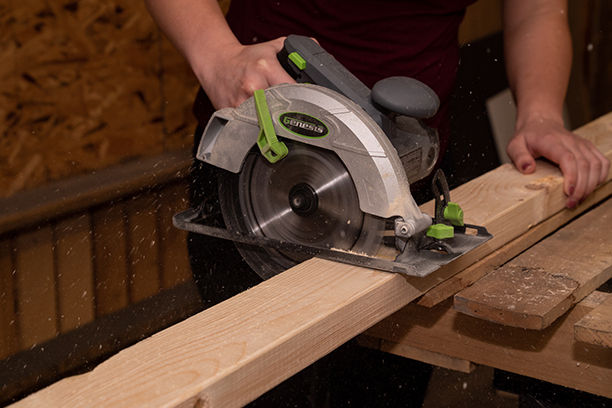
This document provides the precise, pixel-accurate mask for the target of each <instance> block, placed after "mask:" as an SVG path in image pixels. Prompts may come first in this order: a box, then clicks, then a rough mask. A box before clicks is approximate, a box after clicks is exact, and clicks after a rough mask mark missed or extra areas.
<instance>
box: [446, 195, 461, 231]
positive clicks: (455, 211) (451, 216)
mask: <svg viewBox="0 0 612 408" xmlns="http://www.w3.org/2000/svg"><path fill="white" fill-rule="evenodd" d="M444 219H445V220H447V221H450V223H451V224H453V225H456V226H457V227H463V210H462V209H461V207H460V206H459V204H457V203H453V202H450V201H449V203H448V204H447V206H446V207H445V208H444Z"/></svg>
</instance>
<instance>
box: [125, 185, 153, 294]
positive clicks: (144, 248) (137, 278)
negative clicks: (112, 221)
mask: <svg viewBox="0 0 612 408" xmlns="http://www.w3.org/2000/svg"><path fill="white" fill-rule="evenodd" d="M157 206H158V204H157V202H156V200H155V196H154V195H153V194H152V193H147V194H143V195H141V196H138V197H136V198H134V199H132V200H129V201H128V202H127V204H126V214H127V235H128V268H129V286H130V301H131V303H136V302H138V301H141V300H144V299H146V298H148V297H149V296H152V295H154V294H156V293H157V292H158V291H159V286H160V273H159V271H160V267H159V239H158V234H157V218H156V214H155V211H156V208H157Z"/></svg>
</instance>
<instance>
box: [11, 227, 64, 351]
mask: <svg viewBox="0 0 612 408" xmlns="http://www.w3.org/2000/svg"><path fill="white" fill-rule="evenodd" d="M53 241H54V239H53V230H52V228H51V226H50V225H47V226H44V227H41V228H39V229H35V230H31V231H28V232H24V233H22V234H19V236H17V237H16V238H15V248H16V258H15V269H16V278H17V279H16V280H17V310H18V313H19V337H20V343H21V344H20V345H21V348H27V347H30V346H32V345H34V344H38V343H41V342H43V341H45V340H48V339H50V338H52V337H54V336H56V335H57V333H58V324H57V320H58V319H57V318H58V316H57V297H56V290H55V264H54V260H53Z"/></svg>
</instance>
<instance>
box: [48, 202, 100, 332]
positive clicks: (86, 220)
mask: <svg viewBox="0 0 612 408" xmlns="http://www.w3.org/2000/svg"><path fill="white" fill-rule="evenodd" d="M91 235H92V234H91V217H90V215H89V213H81V214H77V215H75V216H72V217H70V218H66V219H62V220H59V221H58V222H57V223H56V224H55V245H56V251H55V255H56V262H57V288H58V290H57V292H58V298H59V299H58V301H59V313H60V319H59V324H60V331H61V332H62V333H64V332H67V331H69V330H73V329H76V328H77V327H80V326H82V325H84V324H86V323H89V322H90V321H92V320H93V319H94V316H95V304H94V272H93V256H92V255H93V251H92V242H91Z"/></svg>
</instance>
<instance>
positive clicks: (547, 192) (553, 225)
mask: <svg viewBox="0 0 612 408" xmlns="http://www.w3.org/2000/svg"><path fill="white" fill-rule="evenodd" d="M577 133H579V134H581V135H582V136H584V137H586V138H588V139H589V140H591V141H592V142H594V143H595V144H596V145H597V146H598V147H599V149H600V150H601V151H603V152H604V154H605V155H606V156H607V157H608V158H612V114H608V115H606V116H604V117H602V118H600V119H598V120H596V121H594V122H593V123H591V124H589V125H587V126H585V127H583V128H581V129H579V130H578V131H577ZM608 179H610V176H609V177H608ZM611 192H612V184H611V183H610V182H607V183H606V184H604V185H603V186H601V187H600V188H599V189H598V190H597V191H596V192H595V193H594V194H592V195H591V196H590V197H589V198H588V199H586V200H585V201H584V202H583V203H581V204H580V205H579V206H578V207H577V208H576V209H574V210H567V209H564V202H565V199H564V195H563V191H562V177H561V175H560V172H559V170H558V169H557V168H555V167H554V166H552V165H550V164H547V163H544V162H539V163H538V170H537V171H536V172H535V173H534V174H532V175H529V176H524V175H521V174H519V173H518V172H517V171H516V170H514V169H513V168H512V166H509V165H504V166H502V167H500V168H498V169H496V170H494V171H492V172H489V173H487V174H485V175H483V176H482V177H480V178H478V179H475V180H473V181H471V182H469V183H467V184H465V185H463V186H461V187H459V188H457V189H456V190H454V191H453V192H452V194H453V200H455V201H458V202H460V203H461V204H462V206H463V208H464V211H465V213H466V221H467V222H470V223H474V224H482V225H485V226H486V227H487V228H488V229H489V231H490V232H491V233H492V234H493V235H494V238H493V239H491V240H490V241H488V242H487V243H486V244H484V245H483V246H481V247H479V248H478V249H476V250H474V251H471V252H470V253H468V254H466V255H464V256H463V257H461V258H459V259H457V260H456V261H454V262H452V263H450V264H448V265H446V266H444V267H442V268H441V269H440V270H438V271H437V272H435V273H433V274H432V275H430V276H428V277H426V278H406V277H404V276H402V275H399V274H390V273H384V272H379V271H373V270H368V269H365V268H360V267H356V266H351V265H344V264H338V263H334V262H330V261H325V260H321V259H316V258H314V259H311V260H309V261H306V262H304V263H301V264H299V265H297V266H295V267H293V268H291V269H289V270H287V271H285V272H283V273H282V274H280V275H277V276H275V277H274V278H272V279H270V280H268V281H265V282H264V283H262V284H260V285H258V286H256V287H254V288H252V289H250V290H248V291H246V292H243V293H241V294H240V295H238V296H236V297H234V298H232V299H230V300H228V301H226V302H223V303H220V304H218V305H216V306H214V307H212V308H210V309H208V310H206V311H204V312H201V313H199V314H197V315H195V316H193V317H191V318H189V319H187V320H185V321H183V322H181V323H179V324H177V325H175V326H173V327H171V328H169V329H166V330H164V331H162V332H159V333H157V334H156V335H154V336H152V337H150V338H148V339H146V340H144V341H142V342H140V343H138V344H137V345H135V346H132V347H130V348H128V349H126V350H124V351H122V352H121V353H120V354H118V355H116V356H114V357H112V358H110V359H109V360H107V361H105V362H104V363H102V364H101V365H99V366H98V367H97V368H96V369H95V370H93V371H92V372H89V373H87V374H83V375H80V376H76V377H72V378H69V379H65V380H62V381H60V382H58V383H56V384H54V385H53V386H50V387H48V388H46V389H44V390H42V391H39V392H37V393H35V394H33V395H30V396H29V397H27V398H25V399H24V400H22V401H20V402H19V403H17V404H16V406H19V407H27V406H37V405H39V404H43V403H44V404H45V405H46V406H58V407H59V406H68V405H70V406H91V405H96V406H113V407H118V406H126V407H127V406H138V405H148V406H159V407H178V406H211V407H212V406H241V405H243V404H245V403H247V402H249V401H252V400H253V399H255V398H256V397H257V396H259V395H261V394H262V393H263V392H265V391H266V390H268V389H270V388H272V387H273V386H275V385H276V384H278V383H280V382H281V381H282V380H284V379H285V378H287V377H289V376H291V375H293V374H295V373H296V372H297V371H299V370H301V369H302V368H304V367H306V366H307V365H309V364H311V363H312V362H313V361H315V360H317V359H318V358H320V357H322V356H324V355H325V354H327V353H329V352H330V351H332V350H333V349H335V348H336V347H338V346H339V345H341V344H343V343H344V342H346V341H347V340H349V339H350V338H352V337H354V336H356V335H358V334H360V333H362V332H364V331H366V330H367V329H368V328H370V327H372V326H374V325H376V324H377V323H379V322H380V323H379V324H378V325H376V326H375V327H373V328H371V329H370V330H369V331H367V332H366V336H367V337H365V338H364V339H365V341H367V342H369V343H370V344H371V345H374V346H376V347H380V348H382V349H384V350H388V351H391V352H396V353H399V354H405V355H408V356H410V357H412V358H420V359H423V360H426V361H431V362H434V363H437V364H441V365H451V366H454V367H456V368H459V369H462V370H469V369H470V367H471V363H472V362H476V363H481V364H488V365H492V366H495V367H501V368H506V369H508V368H510V369H511V370H514V371H515V372H517V373H521V374H526V375H530V376H533V377H536V378H544V379H546V380H548V381H552V382H556V383H558V384H562V385H566V386H569V387H575V388H579V389H584V390H587V391H589V392H592V393H595V394H598V395H604V396H608V397H612V395H611V394H610V390H611V388H610V387H609V384H610V383H612V361H610V354H609V350H608V351H605V349H601V346H595V345H589V344H585V343H583V342H577V341H575V340H574V326H576V328H575V330H576V336H577V338H578V339H580V340H584V339H585V338H586V339H588V340H589V341H591V342H594V343H598V344H600V345H601V344H605V341H606V338H607V337H606V334H605V333H606V330H607V329H606V327H608V328H609V314H607V313H609V296H610V295H607V294H603V293H599V292H593V291H594V290H595V289H596V288H597V285H598V284H599V283H601V282H603V281H604V280H605V279H607V278H608V277H609V276H610V264H611V260H610V244H609V243H610V241H609V238H608V237H607V236H608V235H609V234H608V233H607V232H606V231H605V229H606V228H608V229H609V225H610V218H609V217H610V206H611V204H610V202H609V200H608V201H606V200H607V199H608V197H609V196H610V195H611ZM600 202H602V203H601V204H599V206H597V207H595V208H594V209H591V207H593V206H594V205H597V204H598V203H600ZM424 209H429V210H431V204H430V205H428V206H424ZM584 212H587V214H586V215H585V216H584V217H582V218H579V219H578V220H577V221H575V222H574V223H572V224H569V225H568V226H567V227H565V229H562V230H560V231H559V232H558V233H555V234H554V235H552V236H551V237H550V238H548V239H547V240H545V241H542V243H541V244H538V245H536V246H534V247H533V248H532V249H530V250H528V251H527V252H524V253H523V254H522V255H520V256H519V257H517V258H516V259H515V260H513V261H511V262H510V263H509V264H507V265H504V264H505V263H506V262H507V261H508V260H510V259H511V258H513V257H515V256H516V255H518V254H519V253H520V252H522V251H523V250H525V249H526V248H528V247H529V246H531V245H533V244H534V243H536V242H537V241H539V240H540V239H541V238H544V237H545V236H546V235H548V234H550V233H551V232H553V231H555V230H556V229H558V228H559V227H561V226H562V225H563V224H565V223H567V222H568V221H570V220H571V219H573V218H576V217H577V216H578V215H580V214H582V213H584ZM595 229H600V230H601V229H603V230H604V233H603V234H601V233H600V234H598V233H596V232H594V231H595ZM563 245H565V246H563ZM574 246H575V248H573V247H574ZM560 248H563V249H560ZM542 251H543V252H550V251H563V253H564V254H566V257H565V258H564V261H563V262H561V264H559V263H557V264H553V263H550V264H549V263H546V261H542V260H541V259H540V255H541V252H542ZM534 254H535V255H534ZM589 254H590V255H591V256H589ZM559 259H561V258H559ZM542 262H544V263H542ZM566 264H567V265H566ZM502 265H504V266H502ZM555 265H557V266H559V268H560V269H558V268H556V267H555ZM499 266H501V268H498V269H495V268H496V267H499ZM566 266H567V267H566ZM587 267H588V268H591V269H590V270H589V272H586V270H585V269H584V268H587ZM576 271H578V272H576ZM487 272H490V274H489V275H486V273H487ZM485 275H486V276H485ZM508 277H509V278H508ZM479 280H480V281H479ZM473 282H475V283H474V285H473V286H472V287H470V288H466V289H465V290H464V291H461V290H462V289H464V288H465V287H466V286H467V285H468V284H470V283H473ZM513 282H514V283H513ZM540 290H542V292H541V291H540ZM458 291H461V292H460V293H459V294H457V296H456V297H455V299H456V304H457V305H458V307H459V308H462V310H464V311H468V312H469V313H470V314H472V315H477V316H478V317H473V316H467V315H464V314H460V313H459V312H458V311H456V310H454V309H452V305H451V301H450V300H447V301H444V299H447V298H450V297H452V296H453V295H454V294H455V293H457V292H458ZM589 292H593V293H591V294H590V295H589ZM523 295H524V296H523ZM587 295H588V296H587ZM419 297H420V300H419V303H421V304H429V305H430V306H433V304H435V303H440V304H439V305H438V306H436V307H432V308H427V307H426V306H420V305H417V304H410V303H411V302H412V301H414V300H416V299H418V298H419ZM507 299H511V301H509V302H508V301H507ZM581 299H582V300H581ZM409 304H410V305H409ZM407 305H408V306H407ZM500 305H503V306H500ZM572 305H573V307H572ZM406 306H407V307H406ZM395 312H397V313H396V314H394V313H395ZM591 312H592V314H589V313H591ZM392 314H393V315H392ZM390 315H392V316H391V317H390V318H388V319H386V320H383V319H385V318H387V317H388V316H390ZM561 315H563V316H562V317H560V318H559V319H557V320H556V321H554V322H553V320H554V319H555V317H556V316H561ZM601 316H604V319H603V320H604V321H603V322H602V319H601ZM605 316H607V326H606V317H605ZM481 317H485V318H486V319H487V320H484V319H482V318H481ZM381 320H382V322H381ZM489 320H493V321H495V323H494V322H491V321H489ZM507 322H512V323H513V325H514V326H518V327H509V326H508V325H507V324H506V323H507ZM499 323H502V324H499ZM522 325H523V326H522ZM526 325H528V326H530V327H532V329H526V328H523V327H525V326H526ZM546 326H548V328H544V327H546ZM533 328H539V329H541V330H535V329H533ZM584 330H586V331H587V333H589V334H588V335H586V337H585V334H584ZM568 333H569V334H568ZM602 350H604V351H602ZM606 353H607V354H606ZM564 370H567V372H564Z"/></svg>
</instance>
